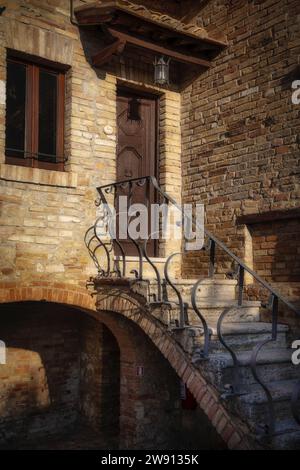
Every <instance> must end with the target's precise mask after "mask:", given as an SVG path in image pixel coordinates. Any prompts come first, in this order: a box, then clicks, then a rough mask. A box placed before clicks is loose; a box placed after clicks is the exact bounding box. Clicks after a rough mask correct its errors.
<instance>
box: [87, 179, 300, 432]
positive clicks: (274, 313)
mask: <svg viewBox="0 0 300 470" xmlns="http://www.w3.org/2000/svg"><path fill="white" fill-rule="evenodd" d="M145 183H147V184H145ZM150 185H152V187H153V189H154V190H155V191H156V193H157V195H160V198H161V199H162V200H163V201H164V202H166V203H167V204H168V206H169V205H170V204H172V205H173V206H174V207H176V208H177V209H178V211H179V212H180V213H181V214H182V219H185V220H189V222H190V224H191V226H193V227H194V228H196V229H199V230H201V231H202V232H203V233H204V235H205V236H206V238H207V239H208V243H206V244H205V246H204V247H203V249H205V250H207V251H209V269H208V277H209V278H213V277H214V273H215V263H216V247H219V248H220V249H221V250H222V251H223V252H224V253H226V254H227V255H228V256H229V257H230V258H231V260H233V261H234V262H235V264H236V265H237V271H236V275H237V280H238V291H237V304H236V305H231V306H230V307H229V308H228V307H226V308H225V309H224V310H223V312H222V313H221V314H220V316H219V319H218V323H217V337H218V340H219V341H220V343H221V345H222V346H223V347H224V348H225V349H226V350H227V351H228V352H229V354H230V355H231V357H232V360H233V372H234V374H233V375H234V376H233V384H227V388H226V389H225V390H224V393H223V394H222V397H223V398H225V399H230V398H233V397H235V396H239V395H240V394H241V389H240V386H239V373H240V363H239V360H238V356H237V355H236V353H235V351H234V350H233V349H232V347H231V346H230V345H229V344H227V342H226V338H225V336H226V335H224V332H223V331H222V327H223V323H224V321H225V317H227V318H228V317H229V315H230V313H231V311H232V310H233V309H235V308H236V307H237V308H239V307H242V306H243V291H244V287H245V286H244V282H245V272H247V273H248V274H250V276H252V278H253V279H254V280H256V281H257V283H258V284H259V285H260V286H261V287H263V288H264V289H266V290H267V291H268V292H269V301H268V302H267V303H266V302H265V301H264V302H261V306H262V307H264V308H270V309H271V324H272V328H271V330H272V331H271V334H270V338H269V339H264V340H263V341H261V342H259V343H258V344H257V345H256V346H255V347H254V349H253V351H252V354H251V361H250V369H251V372H252V375H253V377H254V379H255V381H256V383H257V384H258V385H260V386H261V388H262V390H263V391H264V393H265V395H266V400H267V407H268V423H266V424H263V426H262V428H261V429H264V430H265V432H266V435H267V436H268V437H270V436H272V435H273V434H274V432H275V416H274V406H273V405H274V403H273V397H272V394H271V392H270V390H269V388H268V386H267V384H266V383H265V382H264V377H260V375H259V373H258V370H257V366H258V355H259V354H260V352H261V350H262V349H263V348H264V347H265V345H267V344H268V343H270V342H272V341H273V342H274V341H276V340H277V333H278V302H279V300H280V301H281V302H282V303H283V304H284V305H285V306H286V307H288V308H289V309H290V310H292V311H293V312H294V313H296V314H297V315H299V316H300V311H299V309H298V308H297V307H296V306H295V305H293V304H292V303H291V302H290V301H289V300H288V299H286V298H285V297H284V296H283V295H282V294H281V293H280V292H278V291H277V289H275V288H274V287H272V286H271V285H270V284H269V283H268V282H266V281H265V280H264V279H263V278H262V277H261V276H259V274H257V273H256V272H255V271H253V269H251V268H249V267H248V266H247V265H246V264H245V263H244V261H242V260H241V259H240V258H239V257H238V256H236V255H235V254H234V253H233V252H232V251H231V250H230V249H229V248H228V247H227V246H226V245H225V244H224V243H223V242H222V241H221V240H219V239H218V238H217V237H216V236H215V235H213V234H212V233H211V232H210V231H209V230H207V229H206V228H205V227H203V226H202V225H200V223H199V222H198V221H194V220H193V216H192V214H185V213H184V211H183V210H182V208H181V206H180V205H179V204H178V203H177V202H176V201H175V200H174V199H173V198H172V197H171V196H170V195H169V194H167V193H166V192H165V191H164V190H162V189H161V187H160V186H159V184H158V182H157V179H156V178H155V177H154V176H145V177H141V178H133V179H127V180H123V181H118V182H115V183H111V184H107V185H103V186H99V187H98V188H97V191H98V193H99V199H98V200H97V201H96V205H97V206H100V205H102V204H104V205H106V204H107V199H106V194H113V195H114V204H116V198H117V196H118V189H121V190H124V189H127V190H128V191H127V192H128V193H129V201H131V200H132V196H133V189H134V187H135V186H139V187H142V186H145V188H146V193H145V201H146V204H147V208H148V209H149V204H150V199H149V194H150ZM104 212H105V211H104ZM108 213H109V215H112V213H111V212H110V209H109V207H108ZM101 220H102V218H101V216H100V217H98V218H97V220H96V222H95V224H94V225H93V226H92V227H90V228H89V229H88V230H87V232H86V235H85V243H86V246H87V249H88V251H89V253H90V255H91V257H92V259H93V261H94V263H95V265H96V267H97V270H98V277H104V278H106V279H107V278H108V277H109V276H115V275H116V276H118V277H119V278H122V277H125V276H126V254H125V251H124V249H123V247H122V242H121V240H119V239H116V240H115V243H116V245H117V246H118V247H119V249H120V251H121V254H122V261H123V269H122V271H121V269H120V268H119V265H118V264H116V263H118V262H116V261H115V265H114V269H113V270H111V268H110V263H111V261H110V252H111V249H112V248H113V243H112V241H110V246H111V249H110V250H108V247H107V242H105V243H103V242H102V241H101V239H100V238H99V237H98V234H97V224H98V223H99V224H100V222H101ZM155 233H156V232H155ZM109 235H110V238H111V240H112V234H111V233H110V232H109ZM127 236H128V240H129V241H130V242H131V243H132V244H133V245H134V246H135V248H136V250H137V252H138V256H139V270H138V271H137V270H133V271H131V272H133V273H134V274H135V277H136V279H137V280H142V279H143V262H144V259H145V260H146V261H147V262H148V263H149V265H150V266H151V267H152V268H153V269H154V271H155V276H156V282H157V295H155V296H154V298H155V302H154V304H155V303H157V302H158V303H164V302H166V303H168V302H167V297H166V296H165V295H162V287H163V283H162V280H161V277H160V274H159V271H158V269H157V267H156V266H155V263H154V262H153V261H152V260H151V259H150V257H149V256H148V253H147V243H148V242H149V240H150V239H151V236H153V234H151V235H150V236H148V237H147V239H146V240H144V242H143V243H142V241H141V240H140V241H137V240H133V239H132V238H131V237H130V236H129V233H128V227H127ZM95 245H96V246H95ZM98 248H103V249H104V251H105V255H106V265H107V269H103V268H102V267H101V266H100V263H99V260H98V258H97V255H96V252H97V250H98ZM175 254H178V253H173V254H171V255H170V256H169V257H168V259H167V261H166V263H165V266H164V276H165V280H166V283H167V284H168V285H169V288H171V289H172V290H173V292H175V294H176V296H177V298H178V302H175V304H176V305H177V306H178V307H179V321H178V323H177V324H178V326H179V327H180V328H185V326H186V323H185V320H186V306H187V304H186V303H184V302H183V298H182V295H181V292H180V290H179V289H178V288H177V287H176V283H174V282H172V281H171V279H170V276H169V273H168V267H169V264H170V262H171V260H172V259H173V257H174V256H175ZM201 281H202V280H200V281H199V280H198V281H197V282H196V283H195V284H194V286H193V288H192V290H191V307H192V308H193V310H194V312H195V314H196V315H197V317H198V319H199V320H200V321H201V323H202V328H203V349H202V350H201V353H200V356H199V360H200V361H201V360H207V359H208V358H209V349H210V342H211V330H210V328H209V325H208V322H207V321H206V319H205V317H204V315H203V314H202V312H201V310H200V309H199V307H198V304H197V303H198V302H197V292H198V289H199V287H200V284H201ZM152 304H153V302H152ZM148 305H149V306H150V305H151V302H149V303H148ZM299 398H300V382H299V384H297V386H296V388H295V390H294V391H293V393H292V400H291V409H292V414H293V416H294V417H295V420H296V421H297V422H298V423H300V416H299V412H298V401H299Z"/></svg>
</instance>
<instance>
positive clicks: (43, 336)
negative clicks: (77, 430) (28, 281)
mask: <svg viewBox="0 0 300 470" xmlns="http://www.w3.org/2000/svg"><path fill="white" fill-rule="evenodd" d="M0 330H1V338H2V339H3V341H4V342H5V344H6V348H7V363H6V365H1V366H0V396H1V405H0V445H4V444H5V445H6V446H7V445H10V444H12V443H16V442H19V443H23V442H24V441H26V440H32V439H38V438H40V437H41V436H51V435H53V434H59V433H62V432H64V431H66V430H67V429H69V428H70V426H73V425H74V423H75V422H76V421H77V419H78V401H79V377H80V376H79V369H80V361H79V359H80V357H79V317H78V315H76V311H74V310H72V309H67V311H66V308H65V307H63V306H56V307H52V308H51V307H50V308H49V304H46V303H37V302H36V303H31V302H28V303H23V304H11V305H1V308H0Z"/></svg>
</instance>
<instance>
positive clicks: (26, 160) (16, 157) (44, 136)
mask: <svg viewBox="0 0 300 470" xmlns="http://www.w3.org/2000/svg"><path fill="white" fill-rule="evenodd" d="M6 90H7V91H6V140H5V154H6V163H11V164H14V165H23V166H31V167H37V168H45V169H53V170H63V166H64V97H65V74H64V71H63V70H56V69H55V68H52V67H49V65H48V64H46V65H44V64H42V63H37V62H34V61H32V60H24V59H23V58H22V57H18V56H17V55H12V54H9V55H8V59H7V87H6Z"/></svg>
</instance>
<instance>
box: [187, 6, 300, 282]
mask: <svg viewBox="0 0 300 470" xmlns="http://www.w3.org/2000/svg"><path fill="white" fill-rule="evenodd" d="M299 8H300V6H299V2H297V1H293V0H280V1H279V0H265V1H263V0H262V1H242V0H237V1H234V2H229V1H227V0H226V1H225V0H224V1H223V0H215V1H211V2H209V4H208V5H207V6H206V8H204V9H203V11H202V12H201V15H200V17H199V18H198V22H199V24H203V25H204V26H205V27H207V28H208V30H210V31H213V30H215V29H221V30H222V31H224V33H225V34H227V37H228V40H229V47H228V48H227V49H226V50H225V51H224V52H223V53H222V54H221V55H220V56H219V57H218V58H217V59H216V60H215V63H214V65H213V67H212V68H211V70H209V71H207V72H206V73H205V74H203V75H202V76H201V77H200V78H199V79H198V80H196V81H195V82H194V83H193V84H192V85H191V86H190V87H189V88H187V89H186V90H185V92H184V93H183V95H182V99H183V112H182V133H183V135H182V143H183V159H182V162H183V199H184V201H185V202H202V203H204V204H205V208H206V217H207V220H206V224H207V227H208V228H210V229H212V230H213V231H214V232H215V233H216V234H217V235H218V236H219V237H220V238H221V239H222V240H223V241H224V242H225V243H226V244H227V245H228V246H229V247H231V248H232V249H233V251H234V252H235V253H237V254H239V255H240V256H241V257H243V258H245V259H247V253H246V252H245V248H244V247H245V244H244V241H245V231H244V226H241V225H240V226H238V225H237V223H236V218H237V217H238V216H241V215H246V214H255V213H261V212H266V211H270V210H275V209H276V210H277V209H284V210H285V209H290V208H293V207H299V177H298V173H299V161H300V160H299V138H298V137H299V136H298V134H299V130H300V127H299V125H300V120H299V105H298V106H296V105H293V104H292V101H291V95H292V89H291V83H292V80H293V79H296V78H297V76H296V75H297V74H296V72H295V71H296V70H297V65H298V64H299V52H300V49H299V21H298V20H299V13H300V10H299ZM295 74H296V75H295ZM298 78H299V76H298ZM227 265H228V263H227ZM226 267H227V266H226ZM183 271H184V274H185V275H187V276H188V277H193V276H195V275H196V274H199V272H201V256H200V255H199V256H195V254H194V253H193V254H190V255H187V256H186V257H185V262H184V270H183Z"/></svg>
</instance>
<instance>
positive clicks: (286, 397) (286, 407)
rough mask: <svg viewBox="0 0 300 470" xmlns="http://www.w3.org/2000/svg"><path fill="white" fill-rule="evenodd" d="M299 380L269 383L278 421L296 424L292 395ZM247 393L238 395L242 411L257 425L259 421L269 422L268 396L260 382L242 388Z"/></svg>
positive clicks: (250, 421) (253, 424) (252, 423)
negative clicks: (293, 415)
mask: <svg viewBox="0 0 300 470" xmlns="http://www.w3.org/2000/svg"><path fill="white" fill-rule="evenodd" d="M297 382H298V380H297V379H291V380H281V381H275V382H270V383H268V385H267V386H268V388H269V390H270V392H271V395H272V398H273V407H274V413H275V417H276V422H277V423H280V422H283V421H286V422H290V423H291V425H294V424H295V420H294V419H293V417H292V412H291V396H292V392H293V389H294V387H295V385H296V383H297ZM242 391H244V392H245V393H246V394H245V395H242V396H240V397H238V399H237V402H238V404H239V409H240V411H241V413H242V414H243V415H244V416H245V417H246V418H247V420H248V421H249V423H250V424H251V425H252V426H253V427H255V426H256V425H257V424H259V423H267V422H268V407H267V397H266V394H265V393H264V391H263V389H262V387H261V386H260V385H259V384H254V385H248V386H246V387H245V388H244V390H243V388H242Z"/></svg>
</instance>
